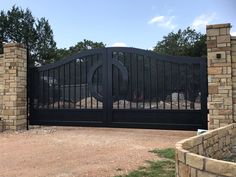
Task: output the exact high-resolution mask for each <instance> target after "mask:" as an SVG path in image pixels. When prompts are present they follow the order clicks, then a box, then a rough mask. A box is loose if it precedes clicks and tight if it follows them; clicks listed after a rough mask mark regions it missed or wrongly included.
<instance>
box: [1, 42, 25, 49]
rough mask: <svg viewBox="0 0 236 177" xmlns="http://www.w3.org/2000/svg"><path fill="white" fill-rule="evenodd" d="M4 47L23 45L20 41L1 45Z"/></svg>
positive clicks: (22, 46)
mask: <svg viewBox="0 0 236 177" xmlns="http://www.w3.org/2000/svg"><path fill="white" fill-rule="evenodd" d="M3 47H4V48H8V47H21V48H25V45H24V44H22V43H6V44H4V45H3Z"/></svg>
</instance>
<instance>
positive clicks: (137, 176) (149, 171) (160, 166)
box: [116, 148, 175, 177]
mask: <svg viewBox="0 0 236 177" xmlns="http://www.w3.org/2000/svg"><path fill="white" fill-rule="evenodd" d="M150 152H152V153H155V154H156V155H158V156H159V157H162V159H161V160H154V161H147V163H148V164H147V166H141V167H139V168H138V169H137V170H134V171H132V172H130V173H129V174H127V175H123V176H116V177H175V161H174V158H175V150H174V149H172V148H168V149H154V150H153V151H150Z"/></svg>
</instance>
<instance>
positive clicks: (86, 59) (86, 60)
mask: <svg viewBox="0 0 236 177" xmlns="http://www.w3.org/2000/svg"><path fill="white" fill-rule="evenodd" d="M87 62H88V58H87V57H85V85H86V87H85V109H86V108H87V96H88V95H87V94H88V93H87Z"/></svg>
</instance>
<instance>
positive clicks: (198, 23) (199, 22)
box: [192, 13, 216, 30]
mask: <svg viewBox="0 0 236 177" xmlns="http://www.w3.org/2000/svg"><path fill="white" fill-rule="evenodd" d="M215 19H216V13H211V14H201V15H199V16H197V17H196V18H195V19H194V20H193V23H192V27H193V28H194V29H196V30H199V29H203V28H204V29H205V28H206V25H208V24H209V23H211V22H212V21H213V20H215Z"/></svg>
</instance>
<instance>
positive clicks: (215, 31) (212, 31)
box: [207, 29, 220, 36]
mask: <svg viewBox="0 0 236 177" xmlns="http://www.w3.org/2000/svg"><path fill="white" fill-rule="evenodd" d="M218 35H220V30H219V29H208V30H207V36H218Z"/></svg>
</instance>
